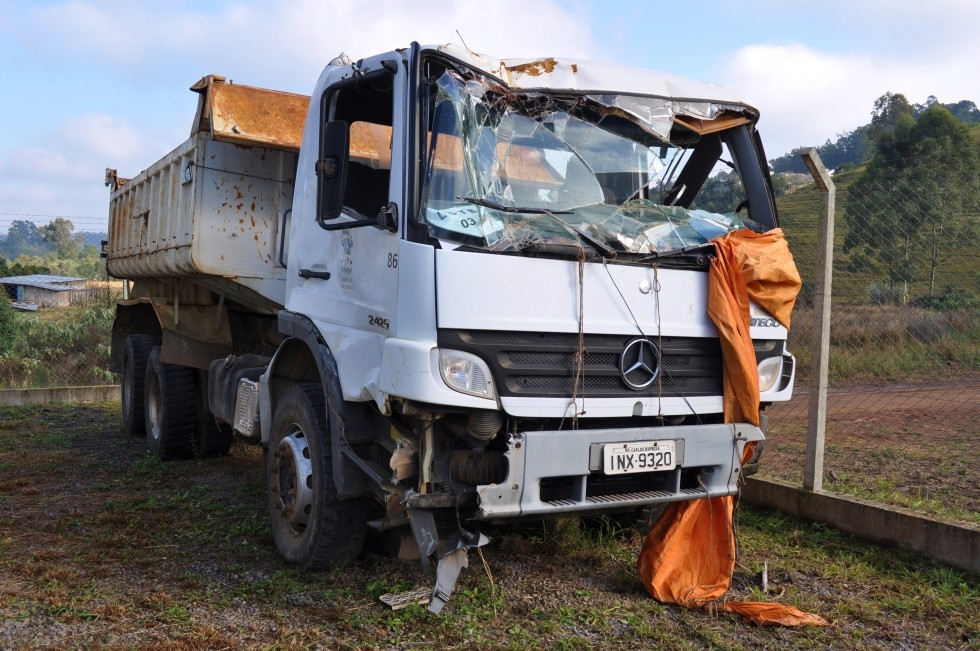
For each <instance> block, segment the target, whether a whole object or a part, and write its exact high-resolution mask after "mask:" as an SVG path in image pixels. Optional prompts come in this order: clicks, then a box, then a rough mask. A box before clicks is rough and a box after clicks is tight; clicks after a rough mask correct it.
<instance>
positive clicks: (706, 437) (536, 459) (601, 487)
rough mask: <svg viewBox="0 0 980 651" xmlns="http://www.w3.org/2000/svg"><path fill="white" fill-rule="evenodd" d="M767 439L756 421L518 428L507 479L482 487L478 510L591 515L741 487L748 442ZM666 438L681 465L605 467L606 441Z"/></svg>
mask: <svg viewBox="0 0 980 651" xmlns="http://www.w3.org/2000/svg"><path fill="white" fill-rule="evenodd" d="M764 439H765V436H764V434H763V431H762V430H761V429H759V428H758V427H756V426H754V425H750V424H748V423H736V424H722V425H684V426H671V427H649V428H636V429H597V430H567V431H546V432H521V433H517V434H514V435H512V436H511V438H510V440H509V442H508V449H507V452H506V453H505V456H506V458H507V461H508V474H507V479H506V480H505V481H502V482H500V483H499V484H491V485H486V486H479V487H478V488H477V495H478V499H479V506H478V514H477V516H478V518H480V519H482V520H488V521H495V520H508V519H514V518H522V517H528V516H539V517H548V516H558V515H563V514H577V515H588V514H597V513H611V512H616V511H626V510H629V509H632V508H639V507H642V506H645V505H649V504H657V503H662V502H675V501H683V500H691V499H698V498H701V497H716V496H721V495H734V494H735V493H736V492H737V491H738V481H739V477H740V476H741V459H742V454H743V452H744V449H745V445H746V443H748V442H750V441H763V440H764ZM666 440H673V441H675V449H676V450H677V456H678V459H677V467H676V468H674V469H673V470H666V471H660V472H651V473H642V474H640V475H615V476H612V477H610V476H606V475H604V474H603V473H602V447H603V446H604V445H606V444H611V443H629V442H639V441H666Z"/></svg>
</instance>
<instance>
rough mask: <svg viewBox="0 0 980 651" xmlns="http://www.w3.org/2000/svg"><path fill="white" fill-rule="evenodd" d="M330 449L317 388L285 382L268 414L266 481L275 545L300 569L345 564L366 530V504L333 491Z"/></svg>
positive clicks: (320, 390)
mask: <svg viewBox="0 0 980 651" xmlns="http://www.w3.org/2000/svg"><path fill="white" fill-rule="evenodd" d="M330 454H331V450H330V432H329V429H328V425H327V412H326V406H325V401H324V397H323V388H322V387H321V386H320V385H318V384H302V385H295V386H292V387H289V388H288V389H286V391H285V392H284V393H283V395H282V397H281V398H280V400H279V402H278V404H277V405H276V409H275V413H274V415H273V420H272V432H271V435H270V437H269V449H268V450H267V451H266V464H265V465H266V480H267V481H266V485H267V486H268V503H269V516H270V519H271V521H272V533H273V536H274V537H275V541H276V549H277V550H278V551H279V554H280V555H281V556H282V557H283V558H284V559H285V560H286V561H287V562H288V563H291V564H293V565H298V566H300V567H302V568H303V569H321V568H328V567H340V566H344V565H349V564H350V563H352V562H354V560H355V559H356V558H357V556H358V554H360V552H361V548H362V547H363V545H364V538H365V535H366V533H367V504H366V503H365V500H363V499H354V500H341V499H340V498H339V497H338V496H337V490H336V487H335V486H334V481H333V472H332V468H331V463H330V461H331V458H330Z"/></svg>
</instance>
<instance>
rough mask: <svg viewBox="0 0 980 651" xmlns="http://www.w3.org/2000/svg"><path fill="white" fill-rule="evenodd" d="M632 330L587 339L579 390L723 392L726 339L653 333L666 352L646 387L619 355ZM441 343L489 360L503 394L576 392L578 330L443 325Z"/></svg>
mask: <svg viewBox="0 0 980 651" xmlns="http://www.w3.org/2000/svg"><path fill="white" fill-rule="evenodd" d="M634 339H636V336H632V335H594V334H588V335H585V338H584V349H585V355H584V365H583V369H582V370H583V376H584V377H583V379H582V384H581V385H580V387H579V390H578V394H579V395H583V394H584V397H593V398H599V397H603V398H637V397H647V396H662V397H679V396H686V397H692V396H712V395H721V391H722V388H721V387H722V367H721V344H720V343H719V341H718V340H717V339H713V338H694V337H651V338H650V340H651V341H652V342H654V343H655V344H656V346H657V348H658V349H659V350H660V353H661V361H660V373H659V376H658V377H657V379H656V380H655V381H654V382H653V383H652V384H651V385H650V386H648V387H646V388H644V389H641V390H638V391H637V390H634V389H631V388H630V387H628V386H627V385H626V383H625V382H623V379H622V377H621V375H620V369H619V358H620V355H621V354H622V352H623V349H624V348H625V347H626V345H627V344H628V343H629V342H630V341H632V340H634ZM439 346H440V347H441V348H452V349H455V350H463V351H466V352H469V353H473V354H474V355H478V356H480V357H482V358H483V359H485V360H487V362H488V363H489V364H490V367H491V369H490V370H491V372H492V373H493V376H494V381H495V382H496V385H497V389H498V391H499V393H500V395H502V396H520V397H568V396H571V395H572V394H573V393H575V387H574V386H573V385H574V381H575V369H576V357H577V355H576V353H577V351H578V346H579V337H578V335H577V334H575V333H553V332H551V333H537V332H502V331H484V330H440V331H439Z"/></svg>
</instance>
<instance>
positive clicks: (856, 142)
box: [769, 93, 980, 174]
mask: <svg viewBox="0 0 980 651" xmlns="http://www.w3.org/2000/svg"><path fill="white" fill-rule="evenodd" d="M934 106H940V107H942V108H944V109H946V110H947V111H949V112H950V113H951V114H952V116H953V117H954V118H956V119H957V120H958V121H960V122H962V123H963V124H966V125H975V124H978V123H980V109H978V108H977V105H976V103H974V102H971V101H970V100H965V99H964V100H961V101H959V102H956V103H953V104H941V103H940V102H939V100H937V99H936V98H935V97H934V96H932V95H930V96H929V98H928V99H926V101H925V103H924V104H909V102H908V100H907V99H906V98H905V96H904V95H901V94H892V93H886V94H885V95H882V96H881V97H879V98H878V100H877V101H876V102H875V107H874V110H873V111H872V113H871V122H869V123H868V124H865V125H863V126H860V127H858V128H857V129H855V130H854V131H849V132H846V133H842V134H838V136H837V139H836V140H834V141H831V140H830V139H828V140H827V142H825V143H824V144H822V145H820V146H819V147H815V149H816V150H817V153H818V154H820V159H821V160H822V161H823V164H824V165H825V166H826V167H827V169H831V170H839V169H841V168H844V167H846V166H850V165H854V166H857V165H862V164H864V163H867V162H868V161H869V160H871V157H872V156H873V155H874V153H875V152H874V147H873V145H872V143H873V142H874V141H875V140H876V139H877V137H878V135H879V134H880V133H881V131H882V129H884V128H885V127H886V125H887V124H893V123H894V120H895V116H896V115H899V114H908V115H911V116H912V118H913V119H916V120H917V119H918V118H919V117H920V116H921V115H922V114H923V113H925V112H926V110H928V109H930V108H932V107H934ZM811 146H812V145H811ZM811 146H805V147H797V148H796V149H794V150H793V151H791V152H789V153H788V154H784V155H782V156H779V157H778V158H773V159H771V160H770V161H769V164H770V166H771V168H772V171H773V172H775V173H777V174H786V173H799V174H806V173H807V169H806V165H805V164H804V163H803V158H802V154H803V153H804V152H806V151H808V150H809V149H810V147H811Z"/></svg>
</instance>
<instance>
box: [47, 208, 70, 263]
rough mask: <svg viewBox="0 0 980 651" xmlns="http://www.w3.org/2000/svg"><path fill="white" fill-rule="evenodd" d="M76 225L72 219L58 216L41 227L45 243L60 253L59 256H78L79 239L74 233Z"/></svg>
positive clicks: (68, 257)
mask: <svg viewBox="0 0 980 651" xmlns="http://www.w3.org/2000/svg"><path fill="white" fill-rule="evenodd" d="M74 230H75V225H74V224H72V223H71V220H68V219H65V218H64V217H58V218H56V219H53V220H52V221H51V222H49V223H48V225H47V226H45V227H43V228H42V229H41V234H42V236H43V239H44V243H45V244H46V245H47V246H48V248H49V249H50V250H52V251H54V252H55V253H57V254H58V257H59V258H64V259H72V258H76V257H77V256H78V250H79V243H78V239H77V238H75V236H73V235H72V231H74Z"/></svg>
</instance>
